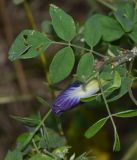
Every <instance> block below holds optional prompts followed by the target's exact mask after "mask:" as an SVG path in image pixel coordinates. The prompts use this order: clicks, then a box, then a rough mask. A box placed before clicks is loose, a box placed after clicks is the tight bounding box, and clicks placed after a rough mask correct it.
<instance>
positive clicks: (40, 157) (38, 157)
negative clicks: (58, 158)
mask: <svg viewBox="0 0 137 160" xmlns="http://www.w3.org/2000/svg"><path fill="white" fill-rule="evenodd" d="M29 160H55V159H54V158H52V157H51V156H48V155H45V154H42V153H38V154H35V155H33V156H32V157H31V158H30V159H29Z"/></svg>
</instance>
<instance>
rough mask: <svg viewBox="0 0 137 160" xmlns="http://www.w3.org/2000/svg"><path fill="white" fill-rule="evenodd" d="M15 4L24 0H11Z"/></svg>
mask: <svg viewBox="0 0 137 160" xmlns="http://www.w3.org/2000/svg"><path fill="white" fill-rule="evenodd" d="M12 1H13V3H14V4H15V5H19V4H21V3H23V2H24V0H12Z"/></svg>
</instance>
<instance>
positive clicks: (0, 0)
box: [0, 0, 29, 94]
mask: <svg viewBox="0 0 137 160" xmlns="http://www.w3.org/2000/svg"><path fill="white" fill-rule="evenodd" d="M0 11H1V14H2V16H1V18H2V20H3V24H4V31H5V36H6V40H7V44H8V46H9V45H10V44H11V42H12V40H13V38H14V33H13V26H12V23H11V19H10V15H9V14H8V10H7V9H6V1H5V0H0ZM13 65H14V68H15V71H16V76H17V80H18V83H19V88H20V90H21V92H22V93H23V94H29V89H28V84H27V80H26V77H25V74H24V70H23V66H22V63H21V62H20V61H19V60H17V61H15V62H14V63H13Z"/></svg>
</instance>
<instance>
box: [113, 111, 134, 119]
mask: <svg viewBox="0 0 137 160" xmlns="http://www.w3.org/2000/svg"><path fill="white" fill-rule="evenodd" d="M115 116H116V117H120V118H129V117H136V116H137V110H127V111H123V112H119V113H116V114H115Z"/></svg>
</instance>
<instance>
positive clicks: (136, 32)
mask: <svg viewBox="0 0 137 160" xmlns="http://www.w3.org/2000/svg"><path fill="white" fill-rule="evenodd" d="M128 36H129V37H130V38H131V39H132V41H133V42H134V43H137V23H136V24H135V25H134V28H133V30H132V32H130V33H129V34H128Z"/></svg>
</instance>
